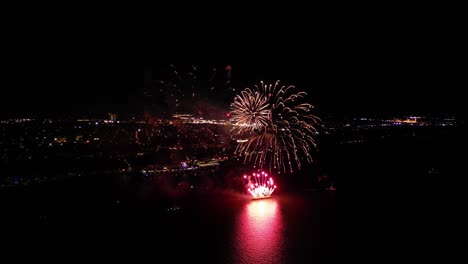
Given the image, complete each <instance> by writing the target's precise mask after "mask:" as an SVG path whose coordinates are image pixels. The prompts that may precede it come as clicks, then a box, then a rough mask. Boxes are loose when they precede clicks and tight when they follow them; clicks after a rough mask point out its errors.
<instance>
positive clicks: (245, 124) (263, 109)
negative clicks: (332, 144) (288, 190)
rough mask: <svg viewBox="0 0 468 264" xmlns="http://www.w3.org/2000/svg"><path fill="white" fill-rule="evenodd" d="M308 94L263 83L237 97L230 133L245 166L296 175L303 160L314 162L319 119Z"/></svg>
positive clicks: (284, 86)
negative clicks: (246, 164) (249, 165)
mask: <svg viewBox="0 0 468 264" xmlns="http://www.w3.org/2000/svg"><path fill="white" fill-rule="evenodd" d="M306 101H307V93H306V92H302V91H298V90H297V89H296V87H295V86H293V85H289V86H286V85H280V82H279V81H277V82H276V83H275V84H274V85H273V84H268V83H263V81H262V82H261V83H260V85H254V87H251V88H246V89H244V90H243V91H241V92H240V93H239V94H237V95H236V97H235V98H234V102H233V103H232V104H231V111H230V115H231V116H230V118H231V123H232V124H233V125H234V126H233V128H232V130H231V133H232V136H233V137H234V138H237V142H238V143H239V144H238V145H237V147H236V150H235V154H236V155H239V156H243V157H244V163H247V162H249V163H253V165H255V166H257V167H258V168H268V167H269V171H270V172H271V171H278V173H279V172H280V171H283V172H286V171H289V172H293V169H294V168H297V169H301V164H302V161H303V160H305V161H307V162H312V156H311V155H310V152H311V149H313V148H315V146H316V144H315V139H314V137H315V135H316V134H318V133H317V130H316V128H315V126H316V124H317V123H318V121H319V118H318V117H316V116H314V115H312V114H311V112H312V109H313V106H312V105H311V104H309V103H307V102H306Z"/></svg>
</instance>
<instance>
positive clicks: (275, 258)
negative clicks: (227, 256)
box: [232, 198, 285, 263]
mask: <svg viewBox="0 0 468 264" xmlns="http://www.w3.org/2000/svg"><path fill="white" fill-rule="evenodd" d="M283 236H284V232H283V217H282V214H281V210H280V204H279V203H278V201H277V200H275V199H273V198H272V199H265V200H255V201H250V202H249V203H247V204H246V205H245V206H244V208H243V210H242V213H241V214H240V215H239V216H238V218H237V219H236V223H235V231H234V234H233V245H232V247H233V256H232V260H233V263H281V262H282V261H281V259H282V254H283V251H284V248H283V247H284V246H283V245H284V240H285V239H284V237H283Z"/></svg>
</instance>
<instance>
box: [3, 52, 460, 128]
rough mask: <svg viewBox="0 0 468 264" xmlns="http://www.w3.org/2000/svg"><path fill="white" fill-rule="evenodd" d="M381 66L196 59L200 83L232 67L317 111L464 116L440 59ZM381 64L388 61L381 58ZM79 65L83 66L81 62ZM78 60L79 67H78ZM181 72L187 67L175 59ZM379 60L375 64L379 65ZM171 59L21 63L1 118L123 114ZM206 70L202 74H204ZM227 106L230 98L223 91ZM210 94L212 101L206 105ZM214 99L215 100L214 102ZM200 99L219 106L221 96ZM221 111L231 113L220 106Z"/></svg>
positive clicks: (236, 81) (137, 105)
mask: <svg viewBox="0 0 468 264" xmlns="http://www.w3.org/2000/svg"><path fill="white" fill-rule="evenodd" d="M397 60H398V59H395V58H394V59H392V60H391V61H392V62H393V63H391V64H390V63H389V64H388V65H386V66H381V65H382V64H380V66H376V67H374V68H372V67H371V66H370V65H365V66H363V65H362V64H361V65H359V64H356V65H355V66H353V65H340V64H339V63H336V64H335V63H333V62H332V61H327V62H326V63H324V62H323V60H317V61H316V62H315V63H314V62H313V61H311V62H310V63H305V62H304V61H303V62H302V63H299V62H298V63H279V62H277V63H270V64H269V63H217V64H216V63H213V64H207V63H204V64H195V65H198V69H199V71H200V72H201V74H200V75H201V77H199V78H200V79H201V81H202V83H203V82H206V79H208V75H207V72H208V71H209V69H211V68H212V67H216V69H217V70H218V73H222V72H223V71H225V67H226V65H228V64H229V65H231V67H232V87H233V88H237V89H243V88H245V87H247V86H249V85H252V84H256V83H258V82H259V81H260V80H265V81H270V82H274V81H276V80H278V79H279V80H281V81H282V83H283V84H294V85H296V86H298V87H299V88H300V89H302V90H305V91H308V92H309V96H310V100H311V102H312V103H313V104H314V105H315V107H316V111H317V112H318V113H319V114H322V115H335V116H342V115H347V116H349V115H363V116H369V115H375V114H376V115H411V114H416V115H436V116H437V115H454V116H455V117H457V118H463V116H464V114H463V112H464V111H462V108H461V105H462V96H459V93H460V92H459V90H460V89H459V87H461V86H462V82H461V81H460V80H459V76H460V75H459V73H458V72H457V71H456V70H454V69H451V68H450V67H448V66H446V65H445V64H444V63H442V62H443V61H441V60H432V61H431V60H427V61H424V60H421V58H415V59H414V61H411V60H408V61H405V62H404V63H403V62H400V63H398V64H397V63H394V62H396V61H397ZM384 61H385V60H384ZM83 62H84V63H85V64H83ZM81 65H82V66H81ZM174 65H176V66H177V68H178V69H180V70H179V71H180V72H181V74H184V73H185V74H186V73H187V72H188V69H189V68H190V67H191V65H192V64H174ZM376 65H378V64H376ZM169 68H170V63H137V62H135V61H133V62H127V61H121V62H111V61H91V60H89V61H83V60H78V61H76V63H72V62H66V63H64V62H60V63H58V62H57V63H55V64H53V66H45V65H39V64H38V63H37V62H29V61H24V62H20V63H17V64H15V66H12V67H10V69H9V70H7V77H6V78H3V85H2V86H3V87H4V96H2V103H1V107H0V110H1V111H0V118H2V119H6V118H14V117H31V116H33V117H34V116H35V117H68V116H77V117H79V116H99V115H101V116H102V115H105V114H107V113H109V112H115V113H118V114H120V115H121V116H129V115H137V116H138V115H141V114H142V113H143V109H144V107H143V92H144V89H145V83H146V82H147V80H148V76H147V75H148V72H151V78H152V79H153V80H157V79H165V78H168V77H167V76H168V72H169V71H168V69H169ZM203 72H204V74H205V75H204V76H203ZM201 88H202V89H208V87H207V85H206V83H205V85H203V84H202V85H201ZM223 93H225V91H222V90H220V91H218V95H219V94H221V95H223V100H224V102H223V105H224V106H226V105H227V104H228V103H229V102H228V99H226V98H229V97H230V96H229V95H227V94H223ZM210 99H211V102H210ZM213 99H214V100H213ZM205 101H207V102H208V103H212V104H213V105H216V104H217V103H219V98H218V97H216V98H210V97H209V96H208V95H206V94H205ZM225 110H228V108H227V107H225Z"/></svg>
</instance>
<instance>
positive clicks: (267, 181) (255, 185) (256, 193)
mask: <svg viewBox="0 0 468 264" xmlns="http://www.w3.org/2000/svg"><path fill="white" fill-rule="evenodd" d="M244 179H245V180H246V181H247V183H246V188H247V191H248V192H249V193H250V195H252V198H253V199H263V198H269V197H271V194H272V193H273V192H274V191H275V189H276V185H275V184H274V182H273V178H272V177H268V174H267V173H266V172H264V171H262V172H259V173H253V174H252V175H244Z"/></svg>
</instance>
